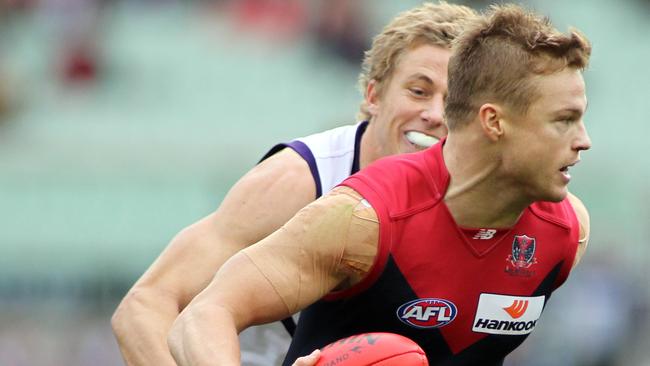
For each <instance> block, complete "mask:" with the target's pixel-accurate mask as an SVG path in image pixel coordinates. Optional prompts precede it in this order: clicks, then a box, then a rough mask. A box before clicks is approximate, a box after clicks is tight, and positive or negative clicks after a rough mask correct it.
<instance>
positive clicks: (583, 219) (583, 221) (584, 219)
mask: <svg viewBox="0 0 650 366" xmlns="http://www.w3.org/2000/svg"><path fill="white" fill-rule="evenodd" d="M567 199H568V201H569V202H570V203H571V206H572V207H573V210H574V211H575V214H576V217H577V219H578V223H579V225H580V238H579V240H578V253H577V254H576V259H575V261H574V264H573V265H574V266H575V265H577V264H578V262H579V261H580V259H581V258H582V255H583V254H584V252H585V250H586V249H587V244H588V242H589V230H590V219H589V212H588V211H587V208H586V207H585V205H584V204H583V203H582V201H581V200H580V199H579V198H578V197H576V196H575V195H574V194H572V193H569V194H568V196H567Z"/></svg>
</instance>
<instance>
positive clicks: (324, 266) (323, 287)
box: [168, 187, 379, 366]
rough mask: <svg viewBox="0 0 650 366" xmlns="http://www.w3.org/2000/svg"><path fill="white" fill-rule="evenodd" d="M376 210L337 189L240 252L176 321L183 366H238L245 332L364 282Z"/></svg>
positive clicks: (176, 348)
mask: <svg viewBox="0 0 650 366" xmlns="http://www.w3.org/2000/svg"><path fill="white" fill-rule="evenodd" d="M369 211H371V215H368V212H369ZM372 214H374V211H372V209H371V208H368V207H367V206H365V205H364V204H363V203H361V197H359V196H358V194H356V192H354V191H352V190H351V189H350V188H345V187H341V188H337V189H336V190H334V191H333V192H331V193H330V194H328V195H327V196H325V197H323V198H322V199H320V200H318V201H316V202H313V203H311V204H310V205H308V206H307V207H305V208H304V209H302V210H301V211H300V212H298V214H297V215H296V216H295V217H294V218H292V219H291V220H290V221H289V222H288V223H287V224H286V225H284V226H283V227H282V228H280V229H279V230H278V231H276V232H275V233H273V234H271V235H270V236H269V237H267V238H265V239H263V240H262V241H260V242H259V243H257V244H255V245H253V246H251V247H249V248H247V249H244V250H242V251H241V252H239V253H237V254H235V255H234V256H233V257H232V258H231V259H230V260H228V262H226V263H225V264H224V265H223V266H222V267H221V269H220V270H219V272H218V273H217V274H216V276H215V278H214V280H213V281H212V283H211V284H210V285H209V286H208V287H207V288H206V289H205V290H204V291H203V292H201V293H200V294H199V295H198V296H197V297H196V298H194V300H193V301H192V302H191V303H190V305H189V306H188V307H187V308H185V310H184V311H183V312H182V313H181V315H180V316H179V317H178V319H177V320H176V322H175V323H174V326H173V327H172V330H171V332H170V335H169V338H168V342H169V345H170V349H171V351H172V354H173V355H174V358H175V360H176V361H177V362H178V364H179V365H181V366H187V365H195V366H196V365H239V363H240V358H239V357H240V353H239V340H238V333H239V332H241V331H242V330H244V329H245V328H247V327H249V326H251V325H256V324H261V323H266V322H271V321H274V320H278V319H282V318H285V317H286V316H288V315H290V314H293V313H295V312H297V311H299V310H301V309H303V308H305V307H306V306H308V305H310V304H312V303H314V302H316V301H317V300H319V299H320V298H321V297H322V296H324V295H325V294H327V293H328V292H330V291H332V290H333V289H343V288H346V287H348V286H351V285H354V284H356V283H358V282H359V281H360V280H361V279H362V278H363V277H364V276H365V275H366V274H367V273H368V271H369V270H370V267H371V265H372V263H373V261H374V258H375V256H376V252H377V240H378V230H379V229H378V223H377V221H376V216H373V215H372ZM373 217H374V219H373Z"/></svg>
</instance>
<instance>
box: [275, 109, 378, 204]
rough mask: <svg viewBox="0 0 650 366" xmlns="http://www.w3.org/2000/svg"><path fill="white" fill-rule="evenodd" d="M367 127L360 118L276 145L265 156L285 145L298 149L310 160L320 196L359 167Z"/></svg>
mask: <svg viewBox="0 0 650 366" xmlns="http://www.w3.org/2000/svg"><path fill="white" fill-rule="evenodd" d="M366 127H368V122H360V123H357V124H355V125H349V126H343V127H337V128H333V129H331V130H327V131H324V132H319V133H316V134H313V135H309V136H306V137H300V138H297V139H295V140H293V141H291V142H288V143H282V144H278V145H275V146H274V147H273V148H272V149H271V150H270V151H269V152H268V153H267V154H266V155H265V156H264V158H262V160H264V159H266V158H268V157H269V156H271V155H273V154H275V153H277V152H278V151H280V150H282V149H284V148H286V147H289V148H291V149H293V150H295V151H296V152H297V153H298V154H300V156H301V157H302V158H303V159H305V161H306V162H307V163H308V164H309V169H310V170H311V174H312V176H313V177H314V182H315V183H316V198H318V197H320V196H321V195H323V193H327V192H329V191H331V190H332V189H333V188H334V187H335V186H336V185H337V184H339V183H341V182H342V181H343V180H344V179H345V178H347V177H349V176H350V175H352V174H354V173H356V172H357V171H359V149H360V148H361V146H360V145H361V136H363V133H364V131H365V130H366Z"/></svg>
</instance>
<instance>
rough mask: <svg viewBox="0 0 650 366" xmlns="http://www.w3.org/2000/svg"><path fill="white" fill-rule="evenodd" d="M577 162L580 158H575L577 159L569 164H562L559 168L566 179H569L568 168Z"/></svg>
mask: <svg viewBox="0 0 650 366" xmlns="http://www.w3.org/2000/svg"><path fill="white" fill-rule="evenodd" d="M579 162H580V160H577V161H575V162H573V163H571V164H569V165H565V166H563V167H562V168H561V169H560V172H561V173H562V174H563V175H564V177H565V178H566V179H567V180H571V174H569V168H571V167H572V166H574V165H576V164H578V163H579Z"/></svg>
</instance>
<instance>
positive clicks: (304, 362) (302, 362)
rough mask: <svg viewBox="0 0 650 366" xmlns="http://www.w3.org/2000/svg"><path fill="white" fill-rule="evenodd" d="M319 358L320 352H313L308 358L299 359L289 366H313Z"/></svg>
mask: <svg viewBox="0 0 650 366" xmlns="http://www.w3.org/2000/svg"><path fill="white" fill-rule="evenodd" d="M319 357H320V350H318V349H317V350H314V352H312V353H310V354H309V355H308V356H302V357H299V358H298V359H297V360H296V362H294V363H293V365H291V366H314V365H315V364H316V361H318V358H319Z"/></svg>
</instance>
